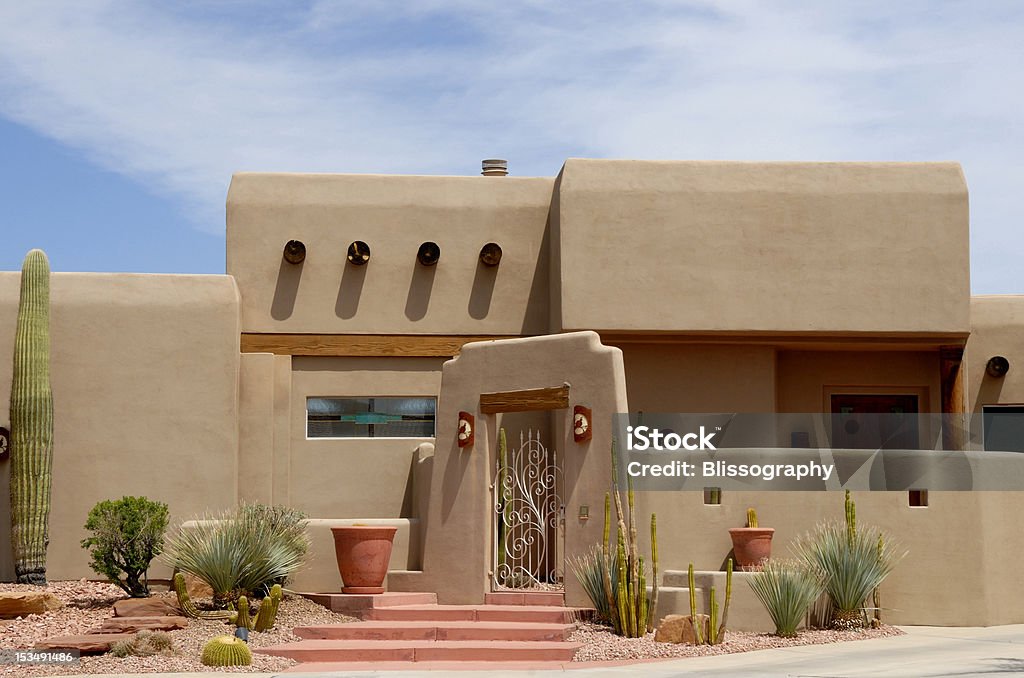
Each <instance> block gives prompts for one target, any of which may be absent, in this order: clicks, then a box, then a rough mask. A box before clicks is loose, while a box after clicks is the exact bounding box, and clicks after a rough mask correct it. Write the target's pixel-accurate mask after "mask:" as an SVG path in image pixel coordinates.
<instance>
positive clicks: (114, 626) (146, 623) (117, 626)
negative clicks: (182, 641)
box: [89, 617, 188, 633]
mask: <svg viewBox="0 0 1024 678" xmlns="http://www.w3.org/2000/svg"><path fill="white" fill-rule="evenodd" d="M186 626H188V619H187V618H185V617H110V618H109V619H104V620H103V623H102V624H100V625H99V626H98V627H96V628H95V629H93V630H92V631H90V632H89V633H135V632H136V631H143V630H145V631H173V630H175V629H183V628H185V627H186Z"/></svg>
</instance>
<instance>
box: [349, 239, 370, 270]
mask: <svg viewBox="0 0 1024 678" xmlns="http://www.w3.org/2000/svg"><path fill="white" fill-rule="evenodd" d="M348 260H349V262H351V263H352V264H353V265H355V266H362V265H364V264H365V263H366V262H368V261H369V260H370V246H369V245H367V244H366V243H365V242H363V241H362V240H356V241H354V242H353V243H352V244H351V245H349V246H348Z"/></svg>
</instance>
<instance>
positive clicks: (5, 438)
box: [0, 426, 11, 461]
mask: <svg viewBox="0 0 1024 678" xmlns="http://www.w3.org/2000/svg"><path fill="white" fill-rule="evenodd" d="M10 456H11V432H10V431H8V430H7V429H5V428H3V427H2V426H0V461H6V460H7V458H8V457H10Z"/></svg>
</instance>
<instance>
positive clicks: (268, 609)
mask: <svg viewBox="0 0 1024 678" xmlns="http://www.w3.org/2000/svg"><path fill="white" fill-rule="evenodd" d="M280 605H281V585H280V584H274V585H273V586H272V587H271V589H270V595H268V596H267V597H266V598H264V599H263V602H262V603H260V609H259V612H257V613H256V627H255V628H256V630H257V631H259V632H260V633H262V632H263V631H269V630H270V629H272V628H274V621H275V620H276V619H277V608H278V607H279V606H280Z"/></svg>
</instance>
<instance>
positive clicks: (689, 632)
mask: <svg viewBox="0 0 1024 678" xmlns="http://www.w3.org/2000/svg"><path fill="white" fill-rule="evenodd" d="M710 621H711V617H709V616H708V615H706V614H698V615H697V623H698V624H700V625H701V632H702V634H703V635H702V637H703V638H704V639H707V636H708V625H709V622H710ZM654 640H655V641H656V642H659V643H685V644H687V645H693V644H695V643H696V642H697V637H696V635H695V634H694V631H693V621H692V620H691V619H690V615H688V614H670V615H667V616H666V617H664V618H663V619H662V620H661V623H659V624H658V630H657V631H656V632H655V634H654Z"/></svg>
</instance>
